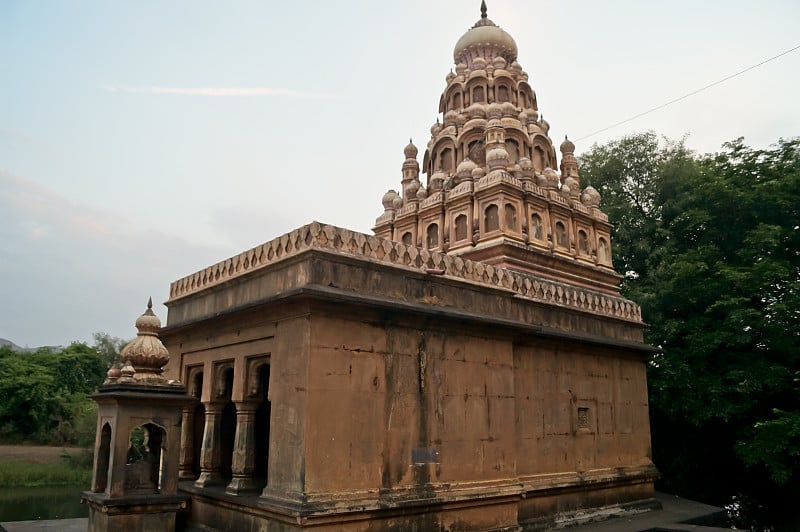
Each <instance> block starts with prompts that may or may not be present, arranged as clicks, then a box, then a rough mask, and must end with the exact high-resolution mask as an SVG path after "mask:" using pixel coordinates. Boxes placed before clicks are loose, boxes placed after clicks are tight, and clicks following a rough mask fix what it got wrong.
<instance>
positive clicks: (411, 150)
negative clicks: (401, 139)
mask: <svg viewBox="0 0 800 532" xmlns="http://www.w3.org/2000/svg"><path fill="white" fill-rule="evenodd" d="M403 153H404V154H405V156H406V159H416V158H417V154H418V153H419V150H418V149H417V147H416V146H414V143H413V142H412V141H411V139H408V145H407V146H406V147H405V148H404V149H403Z"/></svg>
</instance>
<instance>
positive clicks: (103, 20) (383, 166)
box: [0, 0, 800, 346]
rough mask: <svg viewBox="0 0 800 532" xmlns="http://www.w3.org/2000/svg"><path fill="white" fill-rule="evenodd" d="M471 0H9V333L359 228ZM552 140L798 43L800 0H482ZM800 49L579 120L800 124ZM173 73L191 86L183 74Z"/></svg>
mask: <svg viewBox="0 0 800 532" xmlns="http://www.w3.org/2000/svg"><path fill="white" fill-rule="evenodd" d="M479 4H480V2H479V1H473V0H469V1H466V0H447V1H428V2H423V1H421V0H408V1H403V2H374V1H371V2H369V1H338V2H334V1H312V0H305V1H303V2H277V1H271V2H266V1H262V2H256V1H249V2H248V1H232V2H210V1H181V2H178V1H173V2H170V1H137V2H109V1H105V0H102V1H100V0H98V1H69V2H67V1H49V2H44V1H27V0H25V1H15V0H4V1H2V2H0V72H2V77H0V242H2V247H0V301H2V306H1V307H0V337H2V338H7V339H9V340H12V341H14V342H16V343H18V344H21V345H26V344H27V345H31V346H33V345H40V344H67V343H69V342H70V341H72V340H90V338H91V334H92V333H93V332H94V331H106V332H109V333H111V334H113V335H116V336H122V337H132V336H133V335H134V334H135V329H134V328H133V321H134V320H135V319H136V317H137V316H138V315H139V314H140V313H141V312H142V311H143V310H144V308H145V303H146V301H147V298H148V297H149V296H151V295H152V296H153V299H154V301H155V302H156V305H155V308H154V310H156V312H157V314H158V315H159V317H161V319H162V321H164V320H165V319H166V309H165V307H163V306H162V305H161V304H160V302H162V301H164V300H166V299H167V294H168V288H169V283H170V281H172V280H175V279H177V278H179V277H182V276H184V275H187V274H189V273H191V272H193V271H196V270H198V269H201V268H203V267H205V266H207V265H208V264H211V263H213V262H216V261H218V260H222V259H224V258H226V257H229V256H232V255H234V254H237V253H238V252H240V251H242V250H244V249H246V248H249V247H251V246H254V245H256V244H258V243H261V242H264V241H266V240H269V239H271V238H273V237H276V236H279V235H280V234H282V233H284V232H287V231H289V230H291V229H293V228H294V227H297V226H300V225H302V224H305V223H308V222H310V221H312V220H319V221H322V222H327V223H332V224H335V225H339V226H344V227H348V228H351V229H355V230H359V231H363V232H370V228H371V227H372V224H373V222H374V220H375V217H376V216H378V215H379V214H380V213H381V212H382V208H381V205H380V199H381V196H382V194H383V193H384V192H385V191H386V190H387V189H389V188H397V187H398V185H399V180H400V175H401V172H400V168H401V165H402V162H403V153H402V149H403V147H404V146H405V144H406V143H407V142H408V138H409V137H413V138H414V141H415V143H416V144H417V145H418V146H419V147H420V157H421V154H422V152H423V151H424V145H425V143H426V142H427V140H428V139H429V138H430V133H429V128H430V126H431V124H432V123H433V122H434V121H435V120H436V118H437V113H436V111H437V108H438V102H439V95H440V93H441V91H442V89H443V88H444V84H445V80H444V77H445V75H446V74H447V72H448V71H449V70H450V68H451V67H452V66H453V59H452V50H453V45H454V44H455V42H456V41H457V40H458V38H459V37H460V36H461V35H462V34H463V33H464V32H465V31H466V30H467V29H468V28H469V27H470V26H471V25H472V24H473V23H474V22H475V21H476V20H477V19H478V17H479V15H480V13H479V9H478V7H479ZM488 5H489V18H491V19H492V20H494V21H495V22H496V23H497V24H498V25H500V26H501V27H503V28H504V29H506V30H507V31H508V32H509V33H511V35H512V36H513V37H514V38H515V39H516V41H517V45H518V47H519V62H520V63H521V65H522V67H523V69H525V70H526V71H527V72H528V73H529V75H530V80H531V84H532V86H533V88H534V90H536V92H537V96H538V102H539V107H540V110H541V111H542V112H543V114H544V116H545V117H546V118H547V120H548V121H549V122H550V124H551V126H552V129H551V137H552V138H553V139H554V141H555V142H556V143H557V144H558V143H559V142H560V140H561V139H562V138H563V136H564V134H565V133H568V134H569V135H570V138H572V139H580V138H581V137H583V136H584V135H587V134H589V133H592V132H593V131H596V130H598V129H601V128H603V127H606V126H609V125H611V124H613V123H615V122H618V121H620V120H623V119H625V118H627V117H629V116H633V115H636V114H637V113H640V112H642V111H644V110H647V109H649V108H652V107H654V106H657V105H660V104H663V103H665V102H666V101H669V100H671V99H673V98H676V97H679V96H681V95H683V94H686V93H688V92H691V91H693V90H695V89H698V88H700V87H702V86H704V85H707V84H709V83H712V82H715V81H717V80H719V79H721V78H724V77H726V76H728V75H730V74H733V73H735V72H738V71H740V70H742V69H744V68H747V67H749V66H751V65H754V64H756V63H759V62H761V61H763V60H764V59H767V58H769V57H772V56H774V55H777V54H778V53H780V52H783V51H785V50H788V49H791V48H793V47H795V46H797V45H799V44H800V31H799V30H800V3H798V2H796V1H795V0H787V1H777V0H775V1H764V2H752V1H750V2H733V1H723V0H717V1H703V2H701V1H699V0H693V1H684V0H673V1H671V2H642V1H639V0H626V1H623V0H618V1H610V2H596V1H588V0H587V1H573V2H563V1H555V0H537V1H531V0H489V1H488ZM798 78H800V51H795V52H793V53H790V54H787V55H786V56H784V57H782V58H780V59H777V60H775V61H773V62H770V63H768V64H766V65H764V66H762V67H759V68H757V69H755V70H752V71H750V72H748V73H746V74H743V75H742V76H739V77H737V78H735V79H733V80H730V81H728V82H726V83H723V84H721V85H719V86H717V87H713V88H711V89H709V90H707V91H705V92H703V93H701V94H698V95H695V96H692V97H691V98H689V99H687V100H684V101H682V102H679V103H677V104H675V105H672V106H669V107H667V108H666V109H663V110H660V111H657V112H654V113H651V114H649V115H647V116H644V117H642V118H639V119H637V120H634V121H632V122H629V123H626V124H624V125H621V126H618V127H616V128H613V129H611V130H609V131H606V132H604V133H602V134H598V135H595V136H593V137H591V138H587V139H584V140H576V145H577V151H578V153H580V152H581V151H583V150H585V149H586V148H588V147H589V146H590V145H591V144H592V143H593V142H605V141H607V140H609V139H612V138H617V137H619V136H622V135H624V134H628V133H631V132H634V131H644V130H648V129H652V130H655V131H656V132H658V133H661V134H664V135H666V136H668V137H671V138H680V137H682V136H684V135H687V134H688V139H687V144H688V145H689V146H690V147H691V148H693V149H695V150H697V151H700V152H710V151H715V150H718V149H719V148H720V145H721V144H722V143H723V142H725V141H727V140H731V139H733V138H736V137H739V136H744V137H745V141H746V142H747V143H749V144H751V145H753V146H758V147H766V146H768V145H769V144H771V143H773V142H775V141H776V140H778V138H780V137H791V136H795V135H798V134H800V105H798V104H797V94H800V82H799V81H798ZM173 89H180V90H177V91H176V90H173Z"/></svg>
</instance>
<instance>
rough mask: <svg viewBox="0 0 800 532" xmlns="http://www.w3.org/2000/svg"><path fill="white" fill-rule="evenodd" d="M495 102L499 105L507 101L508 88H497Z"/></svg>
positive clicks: (502, 86) (503, 86)
mask: <svg viewBox="0 0 800 532" xmlns="http://www.w3.org/2000/svg"><path fill="white" fill-rule="evenodd" d="M497 101H498V102H500V103H502V102H507V101H509V92H508V87H506V86H505V85H500V86H499V87H497Z"/></svg>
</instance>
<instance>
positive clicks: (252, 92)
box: [103, 85, 333, 100]
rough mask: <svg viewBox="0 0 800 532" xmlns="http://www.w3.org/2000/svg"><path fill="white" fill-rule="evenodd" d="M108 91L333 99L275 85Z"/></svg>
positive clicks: (114, 89)
mask: <svg viewBox="0 0 800 532" xmlns="http://www.w3.org/2000/svg"><path fill="white" fill-rule="evenodd" d="M103 89H105V90H107V91H108V92H127V93H136V94H173V95H181V96H290V97H293V98H307V99H313V100H332V99H333V96H331V95H330V94H319V93H313V92H303V91H296V90H291V89H282V88H273V87H128V86H115V85H106V86H104V87H103Z"/></svg>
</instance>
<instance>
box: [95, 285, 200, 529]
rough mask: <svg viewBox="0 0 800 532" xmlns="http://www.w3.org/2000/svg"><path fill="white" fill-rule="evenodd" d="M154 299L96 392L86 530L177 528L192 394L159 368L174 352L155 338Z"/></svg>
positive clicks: (183, 499)
mask: <svg viewBox="0 0 800 532" xmlns="http://www.w3.org/2000/svg"><path fill="white" fill-rule="evenodd" d="M152 307H153V303H152V300H151V301H148V303H147V310H146V311H145V312H144V314H142V315H141V316H140V317H139V318H138V319H137V320H136V328H137V329H138V333H137V335H136V338H134V339H133V340H132V341H131V342H130V343H129V344H128V345H126V346H125V347H124V349H123V350H122V352H121V355H120V359H121V363H122V368H119V367H117V366H116V365H115V366H114V367H112V368H111V369H110V370H109V371H108V375H107V378H106V380H105V382H104V383H103V385H102V386H100V389H99V390H98V391H97V393H96V394H94V395H93V396H92V398H93V399H94V400H95V401H96V402H97V404H98V405H99V411H98V415H97V437H96V440H95V446H94V457H95V458H94V472H93V475H92V486H91V490H90V491H86V492H84V493H83V496H82V502H83V503H85V504H87V505H88V506H89V532H107V531H111V530H125V531H141V532H147V531H153V530H174V529H175V523H176V515H177V512H179V511H182V510H185V509H186V508H187V502H188V499H189V497H188V496H186V495H184V494H181V493H179V492H178V460H179V453H180V438H181V412H182V410H183V408H184V406H185V405H187V404H188V403H191V402H192V401H193V399H192V398H191V397H189V396H188V395H186V391H185V389H184V387H183V386H182V385H181V384H180V383H179V382H176V381H168V380H167V379H166V378H164V376H163V374H162V371H163V370H162V368H163V367H164V366H165V365H166V364H167V362H169V352H168V351H167V349H166V348H165V347H164V345H163V344H162V343H161V341H160V340H159V338H158V331H159V330H160V329H161V321H160V320H159V319H158V317H157V316H156V315H155V314H154V313H153V310H152Z"/></svg>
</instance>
